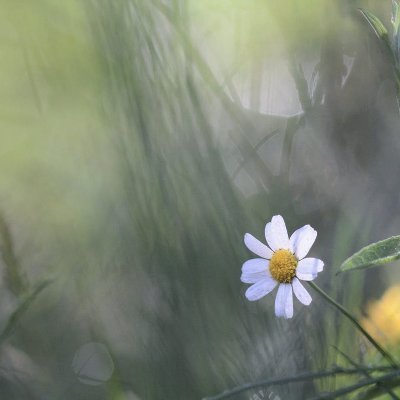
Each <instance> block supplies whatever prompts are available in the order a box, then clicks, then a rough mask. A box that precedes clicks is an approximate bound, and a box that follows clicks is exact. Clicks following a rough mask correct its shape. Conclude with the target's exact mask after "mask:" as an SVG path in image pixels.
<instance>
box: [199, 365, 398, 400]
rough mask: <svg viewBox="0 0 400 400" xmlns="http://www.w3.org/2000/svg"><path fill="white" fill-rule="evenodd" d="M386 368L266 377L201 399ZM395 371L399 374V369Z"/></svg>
mask: <svg viewBox="0 0 400 400" xmlns="http://www.w3.org/2000/svg"><path fill="white" fill-rule="evenodd" d="M388 370H389V371H392V370H393V368H391V367H387V366H377V367H360V368H342V367H336V368H333V369H331V370H329V371H320V372H306V373H303V374H299V375H294V376H290V377H287V378H277V379H268V380H264V381H260V382H254V383H245V384H243V385H240V386H237V387H235V388H233V389H231V390H226V391H225V392H223V393H221V394H219V395H216V396H212V397H206V398H204V399H203V400H220V399H226V398H228V397H230V396H233V395H235V394H238V393H242V392H245V391H247V390H251V389H256V388H259V387H265V386H272V385H284V384H286V383H292V382H301V381H307V380H312V379H321V378H326V377H328V376H333V375H340V374H342V375H352V374H359V373H360V372H378V371H388ZM397 372H398V373H399V374H400V370H399V371H397Z"/></svg>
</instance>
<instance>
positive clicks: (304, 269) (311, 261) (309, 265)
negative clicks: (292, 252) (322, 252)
mask: <svg viewBox="0 0 400 400" xmlns="http://www.w3.org/2000/svg"><path fill="white" fill-rule="evenodd" d="M323 268H324V263H323V261H321V260H319V259H318V258H303V259H302V260H300V261H299V263H298V264H297V269H296V273H297V272H300V273H302V274H313V275H316V274H318V272H321V271H322V270H323Z"/></svg>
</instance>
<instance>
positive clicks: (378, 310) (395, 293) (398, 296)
mask: <svg viewBox="0 0 400 400" xmlns="http://www.w3.org/2000/svg"><path fill="white" fill-rule="evenodd" d="M367 314H368V316H367V317H366V318H364V319H362V320H361V325H362V326H363V327H364V329H366V330H367V331H368V333H369V334H370V335H371V336H372V337H373V338H374V339H375V340H377V341H379V342H381V343H386V344H396V343H400V285H395V286H392V287H390V288H389V289H388V290H386V292H385V293H384V295H383V296H382V298H381V299H380V300H377V301H374V302H371V303H370V304H369V305H368V312H367Z"/></svg>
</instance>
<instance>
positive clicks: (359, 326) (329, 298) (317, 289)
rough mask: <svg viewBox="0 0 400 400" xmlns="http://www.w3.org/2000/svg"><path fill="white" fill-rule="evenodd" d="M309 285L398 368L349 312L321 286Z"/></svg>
mask: <svg viewBox="0 0 400 400" xmlns="http://www.w3.org/2000/svg"><path fill="white" fill-rule="evenodd" d="M308 284H309V285H310V286H311V287H312V288H313V289H314V290H315V291H317V292H318V293H319V294H320V295H321V296H322V297H324V298H325V300H327V301H328V302H329V303H331V304H332V305H333V306H334V307H335V308H337V309H338V310H339V311H340V312H341V313H342V314H343V315H345V316H346V317H347V318H348V319H349V320H350V321H351V322H352V323H353V324H354V326H355V327H356V328H357V329H358V330H359V331H360V332H361V333H362V334H363V335H364V336H365V337H366V338H367V339H368V341H369V342H370V343H371V344H372V345H373V346H374V347H375V348H376V349H377V350H378V351H379V352H380V353H381V354H382V355H383V357H385V359H386V360H387V361H388V362H389V364H390V365H391V366H392V367H395V368H396V367H398V363H397V362H396V360H395V359H394V358H393V357H392V356H391V355H390V354H389V353H388V352H387V351H386V350H385V349H384V348H383V347H382V346H381V345H380V344H379V343H378V342H376V341H375V339H374V338H373V337H372V336H371V335H370V334H369V333H368V332H367V331H366V330H365V329H364V328H363V327H362V326H361V324H360V323H359V322H358V321H357V319H356V318H355V317H354V316H353V315H352V314H350V312H349V311H348V310H346V309H345V308H344V307H343V306H342V305H341V304H339V303H338V302H336V300H334V299H333V298H332V297H330V296H329V295H328V294H327V293H325V292H324V291H323V290H322V289H321V288H320V287H319V286H317V285H316V284H315V283H314V282H308Z"/></svg>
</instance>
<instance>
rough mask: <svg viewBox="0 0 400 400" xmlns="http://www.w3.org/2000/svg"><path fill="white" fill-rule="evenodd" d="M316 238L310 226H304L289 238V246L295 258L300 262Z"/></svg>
mask: <svg viewBox="0 0 400 400" xmlns="http://www.w3.org/2000/svg"><path fill="white" fill-rule="evenodd" d="M316 238H317V231H316V230H315V229H313V228H312V227H311V226H310V225H305V226H303V227H302V228H300V229H297V231H295V232H293V234H292V236H290V244H291V246H292V249H293V251H294V253H295V254H296V257H297V258H298V259H299V260H301V259H302V258H304V257H305V256H306V255H307V253H308V252H309V251H310V249H311V246H312V245H313V244H314V242H315V239H316Z"/></svg>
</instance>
